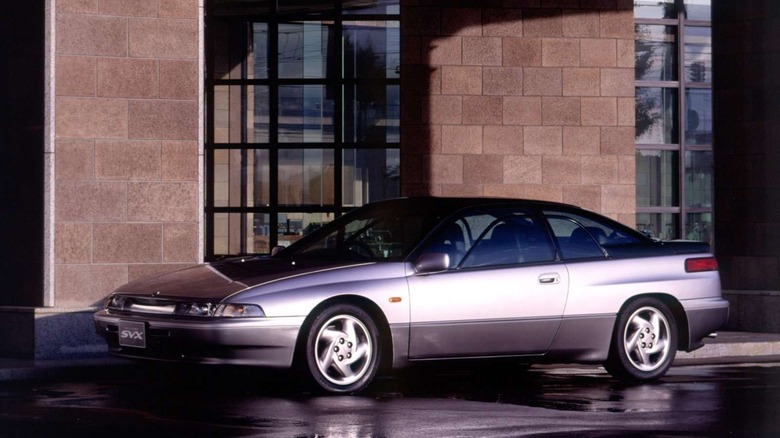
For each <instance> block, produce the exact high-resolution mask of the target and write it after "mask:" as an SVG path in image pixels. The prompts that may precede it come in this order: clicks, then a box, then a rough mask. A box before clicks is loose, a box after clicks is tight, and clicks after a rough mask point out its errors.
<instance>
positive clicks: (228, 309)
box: [214, 304, 265, 318]
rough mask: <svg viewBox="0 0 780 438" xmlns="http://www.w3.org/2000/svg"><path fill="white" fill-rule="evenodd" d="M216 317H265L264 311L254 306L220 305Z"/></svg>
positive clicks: (215, 313)
mask: <svg viewBox="0 0 780 438" xmlns="http://www.w3.org/2000/svg"><path fill="white" fill-rule="evenodd" d="M214 316H225V317H230V318H236V317H260V316H265V313H264V312H263V309H261V308H260V306H257V305H254V304H220V305H219V306H217V310H216V312H214Z"/></svg>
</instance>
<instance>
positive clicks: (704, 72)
mask: <svg viewBox="0 0 780 438" xmlns="http://www.w3.org/2000/svg"><path fill="white" fill-rule="evenodd" d="M685 79H686V80H687V81H688V82H695V83H711V82H712V28H709V27H701V26H685Z"/></svg>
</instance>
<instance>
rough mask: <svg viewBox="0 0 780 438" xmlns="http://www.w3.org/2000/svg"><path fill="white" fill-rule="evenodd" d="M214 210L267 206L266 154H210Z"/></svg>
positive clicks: (240, 151)
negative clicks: (212, 169) (212, 161)
mask: <svg viewBox="0 0 780 438" xmlns="http://www.w3.org/2000/svg"><path fill="white" fill-rule="evenodd" d="M213 166H214V183H213V186H214V206H215V207H254V206H264V205H268V203H269V202H270V196H269V193H270V192H269V181H270V180H269V169H270V167H269V162H268V151H267V150H258V149H254V150H253V149H217V150H215V151H214V164H213Z"/></svg>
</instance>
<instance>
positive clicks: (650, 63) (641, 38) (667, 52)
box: [634, 24, 677, 81]
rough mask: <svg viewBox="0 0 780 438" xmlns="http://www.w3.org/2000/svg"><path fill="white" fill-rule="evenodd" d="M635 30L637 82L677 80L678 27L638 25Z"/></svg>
mask: <svg viewBox="0 0 780 438" xmlns="http://www.w3.org/2000/svg"><path fill="white" fill-rule="evenodd" d="M634 29H635V32H636V43H635V46H636V50H635V57H636V70H635V72H636V73H635V76H636V80H638V81H675V80H677V27H675V26H659V25H649V24H637V25H636V26H635V28H634Z"/></svg>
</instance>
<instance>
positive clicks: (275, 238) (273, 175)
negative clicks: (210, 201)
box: [268, 1, 279, 248]
mask: <svg viewBox="0 0 780 438" xmlns="http://www.w3.org/2000/svg"><path fill="white" fill-rule="evenodd" d="M268 65H269V69H268V77H269V80H270V81H269V87H268V100H269V102H268V103H269V105H268V106H269V118H270V120H269V133H268V143H269V146H271V148H270V151H269V152H268V160H269V163H268V165H269V176H268V177H269V191H270V192H269V198H270V199H269V201H270V202H269V203H270V213H269V218H268V222H269V225H270V231H269V236H268V244H269V246H270V248H274V247H276V246H277V245H278V244H279V235H278V230H279V210H278V205H279V149H278V145H279V21H278V10H277V4H276V2H275V1H274V2H271V17H270V19H269V20H268Z"/></svg>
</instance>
